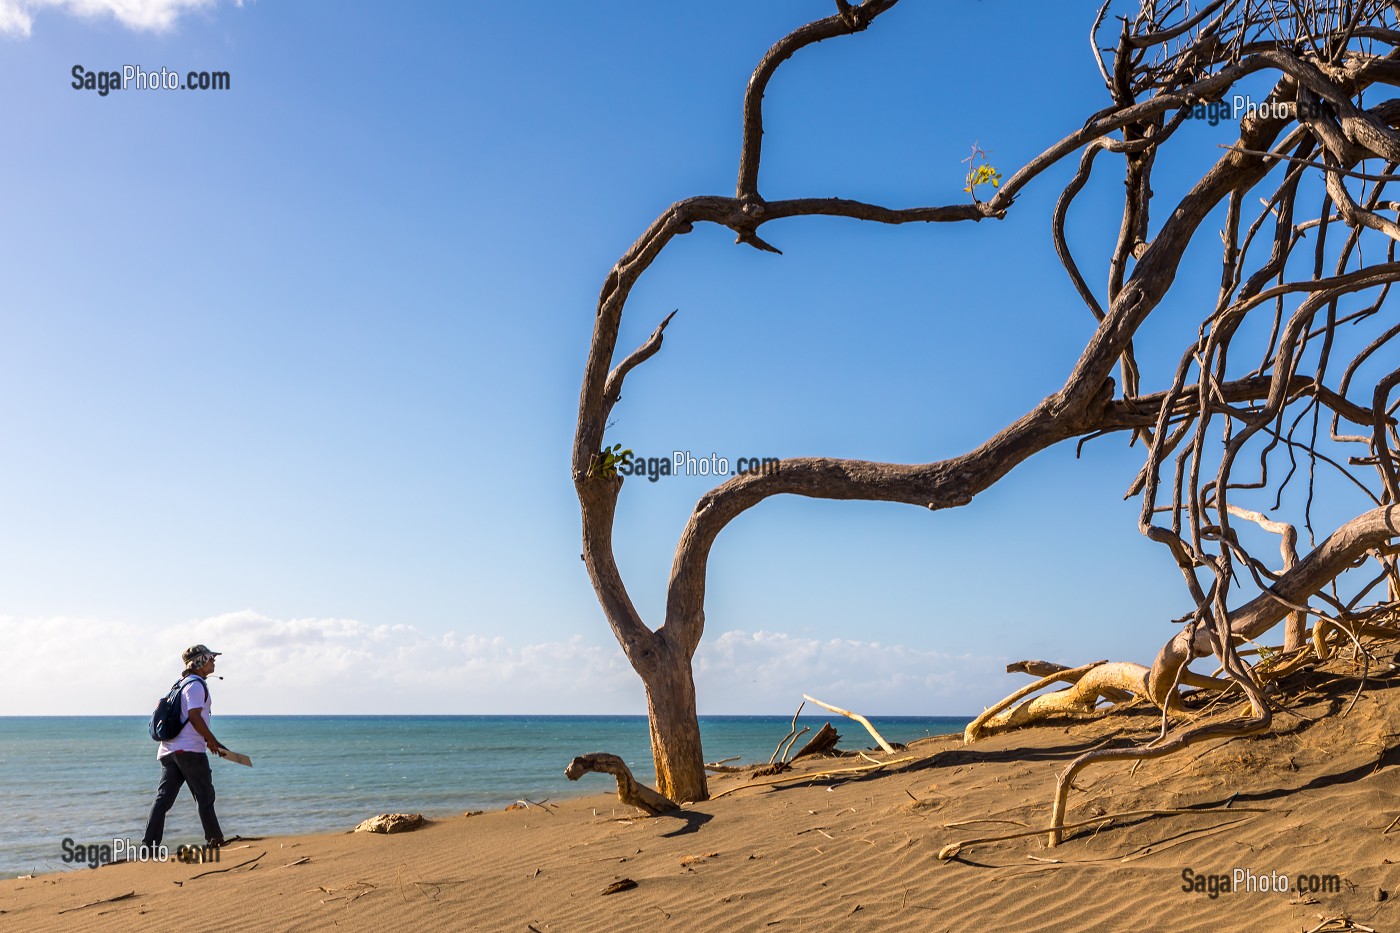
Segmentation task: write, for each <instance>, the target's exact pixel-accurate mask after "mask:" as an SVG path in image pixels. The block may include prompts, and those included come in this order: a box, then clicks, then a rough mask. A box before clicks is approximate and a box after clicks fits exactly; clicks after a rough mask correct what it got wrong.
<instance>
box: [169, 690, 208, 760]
mask: <svg viewBox="0 0 1400 933" xmlns="http://www.w3.org/2000/svg"><path fill="white" fill-rule="evenodd" d="M192 709H199V710H203V711H204V721H205V722H206V723H207V722H209V717H210V716H211V715H212V714H213V703H211V702H210V699H209V688H208V687H206V686H205V685H204V680H203V679H202V678H200V677H198V676H191V677H190V678H189V679H188V682H187V683H186V684H185V686H184V687H182V688H181V689H180V718H181V719H186V720H187V719H189V718H190V710H192ZM207 747H208V746H206V745H205V744H204V736H202V735H200V734H199V733H198V732H197V731H196V730H195V727H194V723H192V722H186V723H185V727H184V728H183V729H181V730H180V734H179V735H177V736H175V738H173V739H171V740H170V741H168V742H161V743H160V748H159V749H157V750H156V757H157V758H164V757H165V756H166V755H169V754H170V753H171V752H202V751H205V750H206V749H207Z"/></svg>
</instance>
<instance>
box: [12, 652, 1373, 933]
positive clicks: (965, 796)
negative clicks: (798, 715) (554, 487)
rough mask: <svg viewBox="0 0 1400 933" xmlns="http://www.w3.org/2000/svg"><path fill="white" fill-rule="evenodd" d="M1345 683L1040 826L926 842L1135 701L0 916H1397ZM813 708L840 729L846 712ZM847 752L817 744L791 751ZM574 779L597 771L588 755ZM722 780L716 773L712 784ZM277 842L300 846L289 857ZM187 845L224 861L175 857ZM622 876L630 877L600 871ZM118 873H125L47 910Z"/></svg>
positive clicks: (343, 840) (307, 851)
mask: <svg viewBox="0 0 1400 933" xmlns="http://www.w3.org/2000/svg"><path fill="white" fill-rule="evenodd" d="M1354 683H1355V681H1354V680H1351V679H1350V677H1349V676H1347V675H1346V674H1345V672H1343V673H1340V674H1325V673H1308V674H1303V675H1300V676H1299V677H1297V678H1295V680H1294V681H1293V682H1292V683H1290V684H1289V685H1288V688H1287V689H1288V691H1289V692H1290V693H1293V694H1301V696H1299V697H1298V698H1297V699H1296V700H1295V705H1294V707H1293V708H1294V709H1295V710H1296V711H1297V714H1301V715H1295V714H1290V713H1283V714H1280V715H1279V716H1278V718H1277V720H1276V722H1277V724H1278V726H1279V729H1280V732H1279V733H1278V734H1276V735H1273V736H1269V737H1266V738H1255V739H1238V740H1235V741H1232V742H1227V743H1221V742H1215V743H1211V744H1209V745H1204V746H1198V747H1193V748H1191V749H1188V750H1187V751H1186V752H1184V753H1182V754H1180V755H1178V756H1175V757H1172V758H1168V759H1164V760H1160V761H1154V762H1147V763H1144V764H1142V765H1141V766H1140V767H1139V768H1137V770H1136V772H1135V773H1134V772H1133V771H1132V766H1131V765H1128V764H1123V765H1120V764H1114V765H1108V766H1104V767H1102V768H1098V769H1090V770H1088V771H1086V772H1085V773H1084V774H1083V775H1082V777H1081V778H1080V780H1079V786H1080V788H1081V789H1080V790H1079V791H1078V792H1076V793H1075V794H1074V795H1073V797H1072V798H1071V812H1070V819H1071V820H1074V819H1085V818H1088V817H1090V816H1097V815H1100V814H1103V813H1108V814H1113V813H1121V812H1124V811H1128V810H1134V809H1142V808H1159V809H1160V808H1195V807H1213V808H1216V809H1217V810H1218V809H1220V808H1222V807H1223V806H1224V805H1225V804H1226V803H1227V802H1228V803H1229V810H1227V811H1225V812H1212V813H1201V814H1191V815H1180V816H1167V817H1155V818H1134V819H1125V820H1122V821H1119V822H1116V823H1112V824H1109V825H1101V826H1090V827H1087V828H1086V829H1084V830H1082V831H1079V834H1078V835H1077V836H1075V837H1074V838H1072V839H1070V840H1069V841H1067V842H1066V843H1065V844H1064V845H1062V846H1060V847H1059V848H1057V849H1054V850H1047V849H1046V848H1045V843H1044V839H1043V837H1040V836H1035V837H1030V838H1021V839H1012V840H1006V841H1001V842H996V843H992V844H987V845H982V846H976V847H970V848H968V849H966V850H964V852H963V853H962V855H961V857H960V858H958V859H956V860H952V861H939V860H938V859H937V857H936V855H937V853H938V851H939V850H940V849H941V848H942V847H943V846H944V845H946V844H948V843H950V842H954V841H959V840H966V839H970V838H975V837H978V836H986V835H996V834H998V833H1005V832H1014V831H1017V830H1020V829H1022V828H1023V827H1029V828H1034V827H1038V826H1042V825H1044V823H1045V821H1046V819H1047V815H1048V812H1049V794H1050V789H1051V787H1052V783H1053V778H1054V775H1055V773H1056V772H1057V771H1059V770H1060V769H1062V768H1063V766H1064V764H1065V763H1066V762H1067V761H1069V760H1070V759H1071V758H1072V757H1073V756H1074V755H1075V754H1077V753H1078V752H1080V751H1082V750H1084V749H1086V748H1089V747H1092V746H1096V745H1098V744H1100V743H1104V742H1108V743H1115V742H1116V743H1123V742H1126V741H1127V740H1128V739H1130V738H1136V737H1142V736H1144V735H1149V734H1151V733H1152V731H1153V730H1154V729H1155V720H1154V718H1153V717H1152V716H1150V715H1147V714H1143V715H1139V716H1135V717H1133V716H1130V717H1118V718H1115V719H1111V720H1105V721H1100V722H1092V723H1081V724H1064V725H1058V726H1051V727H1044V728H1040V729H1037V730H1034V731H1031V732H1022V733H1017V734H1012V735H1007V736H1000V737H994V738H991V739H988V740H986V741H984V742H980V743H977V744H976V745H972V746H967V747H964V746H963V745H962V744H961V742H960V740H958V739H954V738H945V739H931V740H925V741H922V742H919V743H916V744H915V745H914V746H911V747H910V749H908V750H907V751H905V752H901V753H899V754H898V755H896V756H882V757H885V758H889V757H899V758H903V757H908V756H914V758H915V760H913V761H908V762H905V763H903V764H899V765H892V766H890V768H888V769H887V770H886V771H885V772H883V773H880V774H870V773H860V774H852V775H848V776H846V777H845V778H844V779H832V780H821V781H818V780H808V781H806V782H804V783H801V784H797V785H785V786H763V787H750V788H745V789H742V790H739V791H737V792H735V793H731V794H728V795H726V796H723V797H722V798H720V799H717V800H711V801H708V802H706V803H703V804H698V805H695V806H693V807H691V808H689V809H688V810H687V811H686V812H685V814H684V815H683V816H682V817H680V818H669V817H663V818H657V819H638V818H634V817H633V816H632V814H631V811H630V810H629V808H626V807H623V806H621V805H619V804H618V803H617V802H616V800H615V799H613V798H611V797H605V796H598V797H590V798H586V799H581V800H574V801H569V802H567V803H564V804H563V805H561V806H559V807H558V808H552V807H551V808H548V809H545V810H542V809H539V808H531V809H529V810H525V811H517V812H501V813H488V814H484V815H481V816H475V817H469V818H468V817H463V818H459V819H454V820H449V821H445V822H438V823H434V824H431V825H429V826H427V827H426V828H424V829H422V830H420V831H417V832H414V833H410V834H405V835H397V836H371V835H367V834H364V833H357V834H346V835H323V836H304V837H285V838H269V839H262V840H256V841H253V842H251V843H248V844H247V845H248V847H247V848H231V849H229V850H227V851H226V852H225V853H224V854H223V860H222V861H221V862H220V863H219V864H218V865H217V866H184V865H174V864H166V865H113V866H109V867H105V868H102V869H99V870H95V871H93V870H85V871H78V872H71V873H67V874H58V875H44V876H40V877H37V878H34V879H28V880H18V881H6V882H0V911H3V913H2V914H0V928H3V929H4V930H6V931H10V930H112V929H120V930H157V929H178V928H180V927H182V926H185V925H187V924H189V923H191V922H193V923H196V924H197V925H198V926H202V927H204V928H207V929H214V930H222V929H229V930H233V929H237V930H305V929H331V928H337V929H351V930H375V929H377V930H399V929H415V930H417V929H424V930H511V931H519V933H528V931H529V930H531V929H533V930H536V931H539V933H555V931H583V930H599V931H618V930H641V929H647V930H653V929H655V930H666V929H675V930H726V931H733V930H772V931H778V933H781V931H784V930H787V931H792V930H862V929H866V930H920V931H924V930H1002V929H1005V930H1081V929H1082V930H1089V929H1097V930H1200V931H1212V933H1214V931H1220V930H1279V931H1284V930H1292V931H1308V930H1313V929H1316V928H1318V927H1319V925H1320V924H1322V922H1323V921H1324V920H1325V919H1328V918H1334V917H1342V916H1346V917H1350V918H1351V920H1352V921H1353V922H1354V923H1356V924H1361V925H1364V926H1365V927H1370V928H1372V929H1375V930H1397V929H1400V908H1397V906H1396V903H1397V900H1400V866H1397V864H1396V863H1397V862H1400V824H1396V825H1395V826H1393V827H1391V828H1390V831H1389V833H1387V832H1386V829H1387V827H1388V826H1390V824H1391V823H1392V821H1394V820H1395V819H1396V817H1397V816H1400V748H1398V747H1397V746H1398V745H1400V680H1393V681H1382V682H1379V683H1376V682H1373V683H1372V685H1371V687H1370V688H1369V690H1368V692H1367V694H1366V695H1365V696H1363V698H1362V699H1361V701H1360V702H1359V703H1358V704H1357V707H1356V708H1355V710H1353V711H1352V713H1351V714H1350V715H1349V716H1348V717H1346V718H1345V719H1337V718H1329V719H1321V718H1320V715H1319V714H1321V713H1322V712H1323V711H1324V710H1326V709H1339V708H1341V707H1343V706H1344V705H1345V703H1346V701H1347V700H1348V698H1349V695H1348V693H1347V692H1346V691H1347V689H1348V688H1349V687H1352V686H1354ZM1225 712H1227V711H1225V710H1220V713H1225ZM1303 716H1305V717H1307V719H1306V720H1305V719H1303V718H1301V717H1303ZM1310 720H1311V721H1310ZM838 725H841V726H844V727H846V728H843V732H844V733H845V734H846V735H847V736H848V743H847V744H849V743H850V740H852V739H856V738H857V736H859V735H860V732H859V728H858V727H856V726H855V725H854V724H851V723H841V724H838ZM776 739H777V737H775V742H776ZM580 751H583V750H582V749H581V750H580ZM564 764H565V762H560V767H561V768H562V767H563V765H564ZM864 764H865V762H864V761H863V760H862V759H860V758H855V759H851V758H843V759H827V760H823V761H819V762H808V763H805V764H802V766H801V768H800V769H799V772H801V773H809V772H813V771H819V770H824V769H825V770H831V769H839V768H850V767H855V766H860V765H864ZM790 776H791V775H789V777H790ZM585 781H589V782H594V783H596V785H597V786H598V787H599V788H600V789H610V788H609V785H610V783H611V782H610V780H609V779H606V778H603V777H601V776H589V777H587V778H585ZM747 781H748V778H747V777H746V776H731V775H726V776H723V777H720V778H716V779H715V780H714V782H713V787H712V791H713V792H714V793H720V792H723V791H726V790H729V789H730V788H733V787H736V786H738V785H740V784H744V783H746V782H747ZM1254 809H1263V810H1264V811H1266V812H1252V811H1253V810H1254ZM1230 811H1235V812H1230ZM366 815H367V816H368V815H370V814H366ZM968 821H980V822H968ZM949 824H963V825H951V826H950V825H949ZM254 858H256V859H257V861H254V862H251V863H250V864H248V865H246V866H243V867H234V866H237V865H239V864H240V863H242V862H244V861H247V860H251V859H254ZM299 859H309V861H308V862H304V863H302V864H291V863H294V862H296V861H297V860H299ZM1048 859H1055V860H1058V861H1047V860H1048ZM210 867H216V868H219V869H231V870H226V871H221V872H220V873H218V874H211V875H205V876H203V877H194V876H196V875H197V874H199V872H201V871H207V870H208V869H209V868H210ZM1186 868H1190V869H1192V870H1193V871H1194V872H1196V873H1197V874H1203V875H1216V874H1225V875H1230V874H1231V873H1232V872H1233V871H1234V870H1235V869H1236V868H1239V869H1247V870H1250V871H1253V872H1254V874H1255V875H1256V876H1268V875H1270V873H1282V874H1286V875H1288V876H1289V878H1290V879H1293V880H1292V881H1291V885H1290V886H1291V887H1293V888H1295V890H1290V891H1289V892H1288V893H1276V892H1253V893H1250V892H1244V891H1238V892H1234V893H1230V892H1227V893H1224V894H1221V895H1219V896H1218V897H1216V898H1211V897H1209V896H1208V894H1206V893H1188V892H1185V891H1183V890H1182V887H1183V880H1182V872H1183V869H1186ZM1305 874H1306V875H1319V876H1321V875H1328V874H1335V875H1337V876H1339V877H1340V879H1341V885H1340V887H1341V890H1340V891H1339V892H1336V893H1326V892H1323V893H1315V894H1311V895H1303V894H1300V893H1299V892H1298V891H1297V890H1296V886H1297V880H1296V879H1297V878H1298V876H1300V875H1305ZM624 878H628V879H632V880H634V881H635V882H636V883H637V886H636V887H635V888H633V889H631V890H627V891H623V892H621V893H617V894H612V895H604V894H603V893H602V892H603V890H604V889H605V888H606V887H607V886H608V885H609V884H611V883H612V882H615V881H618V880H620V879H624ZM127 892H134V893H135V896H134V897H129V898H126V899H124V900H120V901H114V902H110V903H103V904H96V905H94V906H88V907H81V909H77V910H73V909H72V908H74V907H79V906H80V905H84V904H89V903H91V902H93V901H97V900H100V899H105V898H111V897H115V896H117V895H121V894H126V893H127ZM1382 892H1384V893H1382ZM59 911H66V912H65V913H62V914H60V913H59ZM1347 928H1348V927H1346V926H1344V925H1343V924H1342V923H1340V922H1333V923H1332V924H1330V925H1328V926H1325V927H1322V929H1325V930H1339V929H1347ZM1351 928H1353V929H1360V928H1361V927H1351Z"/></svg>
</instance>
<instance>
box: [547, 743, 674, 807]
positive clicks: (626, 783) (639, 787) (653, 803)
mask: <svg viewBox="0 0 1400 933" xmlns="http://www.w3.org/2000/svg"><path fill="white" fill-rule="evenodd" d="M590 771H592V772H594V773H596V774H611V775H612V776H613V777H615V778H617V799H618V800H621V801H622V802H623V803H627V804H631V805H632V806H634V807H636V808H637V809H638V810H642V811H644V812H645V813H646V814H647V815H648V816H656V815H657V814H660V813H670V812H671V811H672V810H679V809H680V807H679V806H677V805H676V802H675V801H674V800H672V799H671V798H669V797H665V796H663V795H661V794H658V793H657V792H656V791H654V790H652V789H651V788H650V787H647V786H646V785H645V784H642V783H641V782H639V781H638V780H637V779H636V778H634V777H633V776H632V771H631V769H629V768H628V767H627V763H626V762H625V761H623V760H622V759H621V758H619V757H617V756H616V755H610V754H608V753H607V752H593V753H592V754H590V755H580V756H578V757H577V758H575V759H574V760H573V761H571V762H569V766H568V767H567V768H565V769H564V777H566V778H568V779H569V780H571V781H577V780H578V779H579V778H581V777H583V776H584V775H585V774H587V773H589V772H590Z"/></svg>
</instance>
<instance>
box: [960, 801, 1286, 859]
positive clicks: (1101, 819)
mask: <svg viewBox="0 0 1400 933" xmlns="http://www.w3.org/2000/svg"><path fill="white" fill-rule="evenodd" d="M1268 812H1270V811H1269V810H1268V809H1266V808H1264V807H1234V808H1233V809H1229V810H1227V809H1225V808H1224V807H1217V808H1214V809H1210V810H1189V809H1188V810H1127V811H1125V812H1123V813H1105V814H1104V815H1103V816H1096V817H1094V818H1092V819H1088V820H1080V821H1079V822H1077V823H1064V824H1061V825H1060V826H1059V827H1058V829H1061V830H1065V829H1077V828H1079V827H1080V826H1092V825H1094V824H1096V823H1105V824H1106V823H1112V822H1113V821H1114V820H1123V819H1127V818H1129V817H1133V816H1183V815H1185V814H1188V813H1268ZM1051 828H1054V827H1046V828H1044V829H1027V830H1023V831H1022V832H1018V833H1006V834H1005V835H1002V836H983V837H981V838H980V839H967V840H964V841H962V842H950V843H948V845H946V846H944V847H943V848H941V849H939V850H938V860H939V861H947V860H948V859H950V858H954V857H956V856H957V855H958V854H959V853H960V852H962V850H963V849H966V848H968V847H969V846H979V845H982V844H983V843H987V842H1002V841H1004V840H1007V839H1022V838H1024V837H1026V836H1038V835H1040V834H1041V833H1046V832H1049V831H1050V830H1051Z"/></svg>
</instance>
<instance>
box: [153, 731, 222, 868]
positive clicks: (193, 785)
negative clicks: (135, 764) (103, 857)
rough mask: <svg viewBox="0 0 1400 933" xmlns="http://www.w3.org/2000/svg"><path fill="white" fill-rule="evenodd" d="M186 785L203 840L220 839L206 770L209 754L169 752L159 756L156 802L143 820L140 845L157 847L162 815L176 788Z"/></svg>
mask: <svg viewBox="0 0 1400 933" xmlns="http://www.w3.org/2000/svg"><path fill="white" fill-rule="evenodd" d="M186 784H188V785H190V793H191V794H193V795H194V800H195V803H197V804H199V822H200V823H201V824H203V826H204V840H205V841H206V842H222V841H223V838H224V834H223V831H222V830H221V829H219V818H218V817H217V816H215V815H214V776H213V775H212V774H210V772H209V756H207V755H205V754H204V753H203V752H171V753H170V754H169V755H165V756H164V757H162V758H161V759H160V785H159V786H158V787H156V802H155V803H154V804H153V805H152V806H151V817H150V819H149V820H147V821H146V835H145V838H144V839H143V840H142V842H143V844H144V845H147V846H152V847H154V846H158V845H160V840H161V837H162V836H164V835H165V814H167V813H169V812H170V808H171V807H172V806H174V805H175V798H177V797H179V796H180V788H181V787H183V786H184V785H186Z"/></svg>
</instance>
